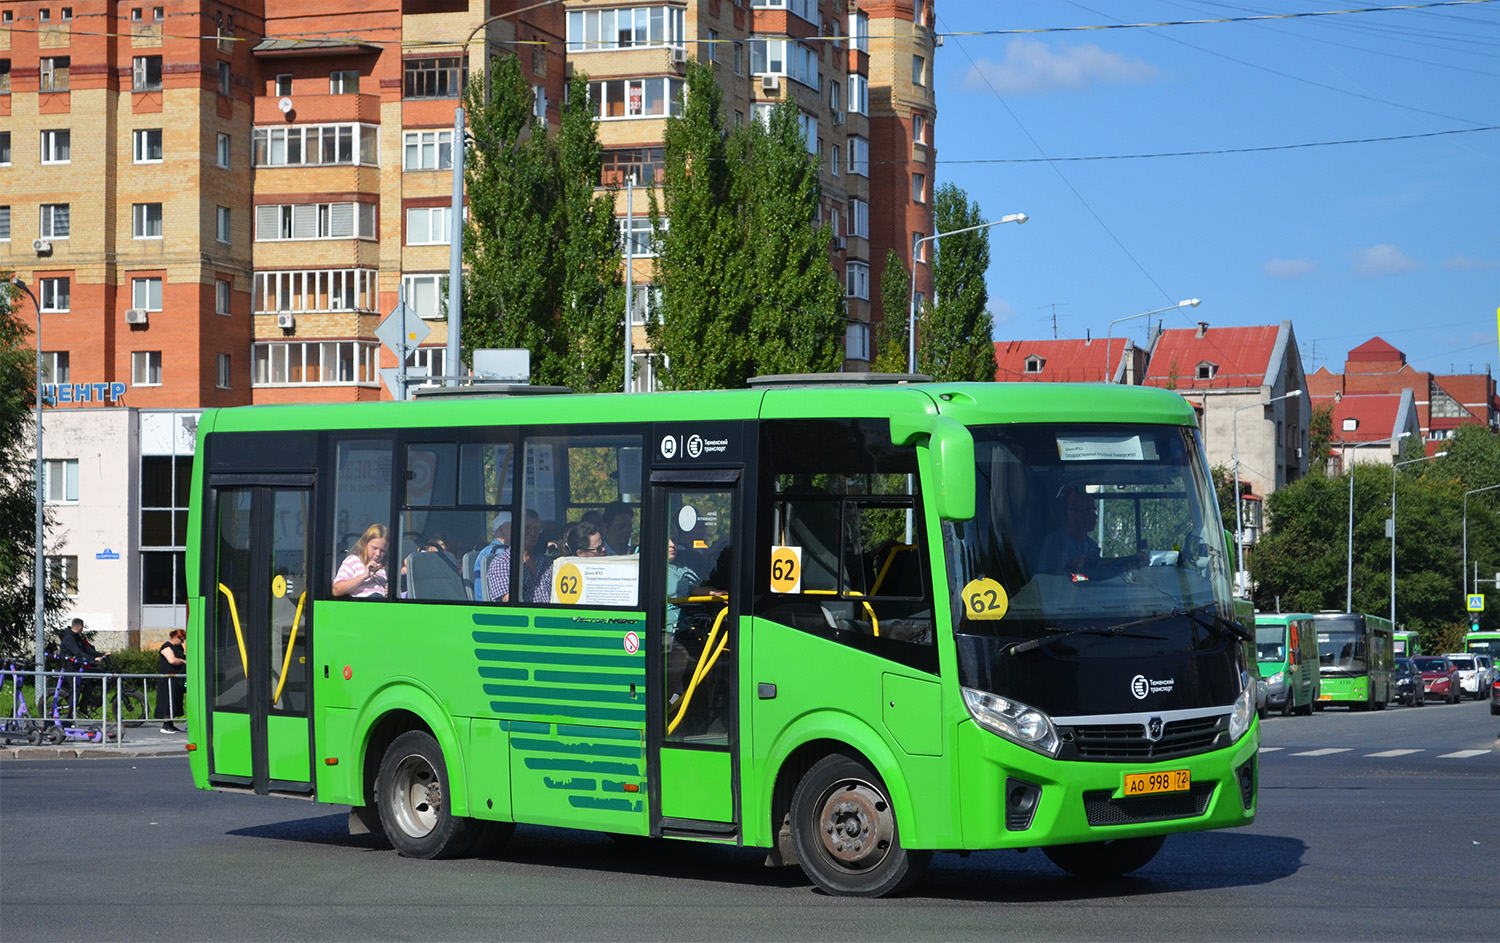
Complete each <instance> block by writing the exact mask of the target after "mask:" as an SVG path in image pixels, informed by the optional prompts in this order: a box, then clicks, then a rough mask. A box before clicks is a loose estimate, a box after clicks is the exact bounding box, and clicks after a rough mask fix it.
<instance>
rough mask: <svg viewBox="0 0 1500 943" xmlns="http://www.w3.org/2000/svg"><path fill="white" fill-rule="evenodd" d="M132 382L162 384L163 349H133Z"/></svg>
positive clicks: (131, 356)
mask: <svg viewBox="0 0 1500 943" xmlns="http://www.w3.org/2000/svg"><path fill="white" fill-rule="evenodd" d="M130 382H131V383H133V384H135V385H136V386H161V351H159V350H136V351H132V352H131V354H130ZM142 543H144V541H142Z"/></svg>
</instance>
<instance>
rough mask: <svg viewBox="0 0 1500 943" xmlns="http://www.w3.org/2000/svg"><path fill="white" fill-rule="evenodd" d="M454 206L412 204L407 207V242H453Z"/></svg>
mask: <svg viewBox="0 0 1500 943" xmlns="http://www.w3.org/2000/svg"><path fill="white" fill-rule="evenodd" d="M452 231H453V207H452V206H410V207H407V209H406V244H407V245H409V246H446V245H449V244H451V243H452V242H453V237H452Z"/></svg>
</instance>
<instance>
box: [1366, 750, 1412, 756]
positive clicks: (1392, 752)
mask: <svg viewBox="0 0 1500 943" xmlns="http://www.w3.org/2000/svg"><path fill="white" fill-rule="evenodd" d="M1421 752H1422V751H1421V750H1386V751H1384V752H1383V753H1366V754H1365V756H1405V755H1406V754H1408V753H1421Z"/></svg>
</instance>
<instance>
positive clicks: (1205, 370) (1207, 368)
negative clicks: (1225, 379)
mask: <svg viewBox="0 0 1500 943" xmlns="http://www.w3.org/2000/svg"><path fill="white" fill-rule="evenodd" d="M1218 374H1219V365H1218V364H1216V363H1211V362H1210V361H1207V360H1205V361H1203V362H1202V363H1200V364H1198V379H1200V380H1212V379H1213V378H1214V377H1216V376H1218Z"/></svg>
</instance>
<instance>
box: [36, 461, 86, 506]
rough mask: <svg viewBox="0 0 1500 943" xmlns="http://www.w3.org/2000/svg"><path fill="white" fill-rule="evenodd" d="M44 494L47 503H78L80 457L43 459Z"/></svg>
mask: <svg viewBox="0 0 1500 943" xmlns="http://www.w3.org/2000/svg"><path fill="white" fill-rule="evenodd" d="M42 494H43V495H45V496H46V500H45V501H44V503H46V504H77V503H78V459H76V458H48V459H43V460H42Z"/></svg>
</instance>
